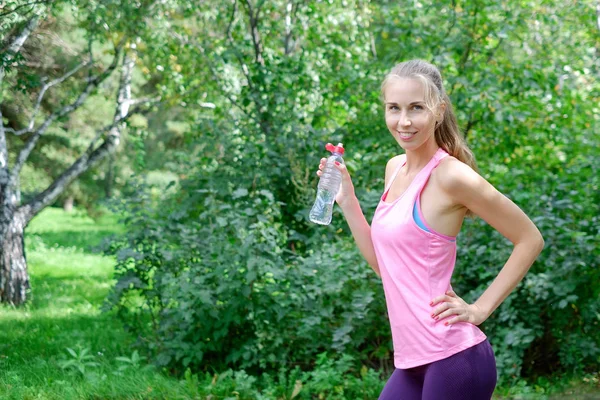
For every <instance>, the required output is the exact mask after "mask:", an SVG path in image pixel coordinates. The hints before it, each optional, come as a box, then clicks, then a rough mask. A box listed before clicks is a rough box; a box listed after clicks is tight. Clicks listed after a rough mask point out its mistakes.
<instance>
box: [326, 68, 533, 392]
mask: <svg viewBox="0 0 600 400" xmlns="http://www.w3.org/2000/svg"><path fill="white" fill-rule="evenodd" d="M382 92H383V98H384V103H385V122H386V125H387V127H388V129H389V131H390V133H391V134H392V136H393V137H394V139H395V140H396V141H397V142H398V144H399V145H400V147H401V148H402V149H403V150H404V152H405V154H401V155H398V156H395V157H392V158H391V159H390V161H389V162H388V164H387V167H386V171H385V190H384V192H383V195H382V196H381V200H380V202H379V205H378V206H377V209H376V210H375V214H374V216H373V220H372V223H371V226H369V224H368V223H367V221H366V219H365V217H364V215H363V213H362V211H361V208H360V205H359V204H358V200H357V198H356V196H355V194H354V187H353V185H352V181H351V179H350V175H349V174H348V171H347V169H346V167H345V166H344V165H339V166H337V168H338V169H339V170H340V171H341V173H342V187H341V189H340V193H339V194H338V196H337V197H336V200H337V201H338V204H339V205H340V207H341V208H342V211H343V213H344V216H345V217H346V220H347V221H348V224H349V226H350V229H351V231H352V234H353V236H354V239H355V241H356V243H357V245H358V247H359V249H360V251H361V252H362V254H363V255H364V257H365V259H366V260H367V261H368V263H369V264H370V265H371V267H372V268H373V270H374V271H375V272H376V273H377V274H378V275H379V276H380V277H381V279H382V283H383V288H384V292H385V298H386V304H387V309H388V317H389V321H390V327H391V331H392V340H393V346H394V366H395V367H396V370H395V371H394V372H393V374H392V376H391V378H390V379H389V381H388V383H387V384H386V386H385V388H384V389H383V391H382V392H381V395H380V399H383V400H392V399H403V400H407V399H408V400H412V399H414V400H422V399H423V400H433V399H440V398H444V399H447V400H454V399H456V400H458V399H461V400H466V399H473V400H482V399H490V398H491V396H492V394H493V392H494V388H495V386H496V381H497V372H496V361H495V357H494V352H493V350H492V347H491V345H490V343H489V341H488V340H487V337H486V335H485V334H484V333H483V332H482V331H481V330H480V329H479V328H478V325H480V324H481V323H483V322H484V321H485V320H486V319H487V318H488V317H489V316H490V315H491V314H492V312H493V311H494V310H495V309H496V308H497V307H498V306H499V305H500V303H502V301H504V299H505V298H506V297H507V296H508V295H509V294H510V292H511V291H512V290H513V289H514V288H515V287H516V285H517V284H518V283H519V282H520V281H521V279H523V276H524V275H525V274H526V272H527V270H528V269H529V267H530V266H531V264H532V263H533V261H534V260H535V259H536V258H537V256H538V255H539V253H540V252H541V250H542V248H543V244H544V241H543V239H542V236H541V234H540V233H539V231H538V229H537V228H536V227H535V225H534V224H533V223H532V222H531V220H530V219H529V218H528V217H527V216H526V215H525V214H524V213H523V212H522V211H521V210H520V209H519V208H518V207H517V206H516V205H515V204H514V203H513V202H512V201H510V200H509V199H508V198H506V197H505V196H503V195H502V194H501V193H500V192H498V191H497V190H496V189H495V188H494V187H493V186H492V185H491V184H490V183H488V182H487V181H486V180H485V179H483V178H482V177H481V176H480V175H479V174H478V173H477V172H476V171H475V162H474V157H473V155H472V153H471V151H470V150H469V148H468V147H467V145H466V143H465V142H464V139H463V137H462V135H461V134H460V130H459V128H458V125H457V123H456V118H455V116H454V112H453V110H452V104H451V102H450V99H449V98H448V96H447V95H446V93H445V91H444V87H443V85H442V77H441V74H440V72H439V71H438V69H437V68H436V67H435V66H433V65H431V64H429V63H427V62H424V61H421V60H412V61H408V62H404V63H400V64H398V65H396V66H395V67H394V68H393V69H392V71H391V72H390V73H389V74H388V75H387V76H386V78H385V80H384V82H383V84H382ZM320 168H322V166H320ZM468 213H473V214H476V215H478V216H480V217H481V218H483V219H484V220H485V221H486V222H488V223H489V224H490V225H491V226H492V227H494V228H495V229H496V230H498V231H499V232H500V233H501V234H502V235H504V236H505V237H506V238H507V239H508V240H510V241H511V242H512V243H513V244H514V249H513V252H512V255H511V257H510V258H509V259H508V261H507V262H506V264H505V266H504V268H502V270H501V271H500V273H499V274H498V277H497V278H496V279H495V280H494V282H493V283H492V284H491V285H490V286H489V288H488V289H487V290H486V291H485V292H484V293H483V295H482V296H481V297H480V298H479V299H478V300H477V301H476V302H475V303H473V304H468V303H467V302H465V301H464V300H463V299H462V298H460V297H459V296H458V295H457V294H456V293H454V291H453V289H452V286H451V285H450V281H451V278H452V274H453V272H454V266H455V262H456V237H457V235H458V234H459V232H460V229H461V227H462V223H463V220H464V218H465V216H466V215H467V214H468Z"/></svg>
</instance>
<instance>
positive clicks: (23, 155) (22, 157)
mask: <svg viewBox="0 0 600 400" xmlns="http://www.w3.org/2000/svg"><path fill="white" fill-rule="evenodd" d="M123 43H124V41H121V43H119V44H118V45H117V47H116V48H115V56H114V58H113V61H112V64H111V65H110V66H109V67H108V68H107V69H106V70H104V71H103V72H102V73H101V74H100V75H97V76H95V77H94V78H92V79H91V80H88V83H87V85H86V87H85V89H84V90H83V91H82V92H81V94H80V95H79V97H77V99H76V100H75V101H74V102H73V103H71V104H68V105H66V106H64V107H63V108H61V109H60V110H58V111H55V112H53V113H52V114H51V115H50V116H49V117H48V118H46V120H45V121H44V123H43V124H42V125H40V126H39V127H38V128H37V129H36V130H35V132H34V133H33V135H32V136H31V137H30V138H29V140H28V141H27V143H26V144H25V147H23V149H21V152H20V153H19V155H18V157H17V161H16V162H15V165H14V168H13V170H12V173H11V180H10V183H11V184H14V183H16V182H17V179H18V177H19V174H20V172H21V168H23V165H24V164H25V161H27V158H29V155H30V154H31V151H32V150H33V149H34V148H35V145H36V144H37V142H38V140H39V139H40V136H42V134H44V132H46V130H47V129H48V127H49V126H50V124H51V123H52V122H54V121H55V120H56V119H58V118H62V117H63V116H65V115H67V114H70V113H72V112H73V111H75V110H77V109H78V108H79V107H81V106H82V105H83V103H84V102H85V101H86V99H87V98H88V97H89V96H90V94H91V93H92V92H93V91H94V90H95V89H96V88H97V87H98V85H100V83H102V82H103V81H104V80H105V79H106V78H108V77H109V76H110V75H111V74H112V72H113V71H114V70H115V69H116V67H117V63H118V60H119V56H120V54H121V47H122V45H123Z"/></svg>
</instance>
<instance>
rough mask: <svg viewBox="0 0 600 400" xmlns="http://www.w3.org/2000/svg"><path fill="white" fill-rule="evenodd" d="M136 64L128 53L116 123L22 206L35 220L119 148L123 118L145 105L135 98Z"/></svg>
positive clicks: (120, 86) (98, 134) (118, 101)
mask: <svg viewBox="0 0 600 400" xmlns="http://www.w3.org/2000/svg"><path fill="white" fill-rule="evenodd" d="M134 65H135V62H134V59H133V58H132V57H130V56H128V55H125V56H124V57H123V63H122V69H121V78H120V81H119V90H118V92H117V105H116V109H115V115H114V117H113V121H112V123H110V124H109V125H107V126H105V127H104V128H102V129H100V130H98V131H97V133H96V136H95V137H94V139H92V141H91V142H90V144H89V146H88V148H87V149H86V151H85V152H84V153H83V154H82V155H81V156H80V157H79V158H78V159H77V160H76V161H75V162H74V163H73V164H72V165H71V166H70V167H69V168H67V169H66V170H65V171H64V172H63V173H62V174H61V175H60V176H59V177H58V178H56V179H55V180H54V182H52V184H51V185H50V186H48V188H47V189H46V190H44V191H43V192H41V193H39V194H38V195H37V196H35V197H34V198H33V199H32V200H31V201H30V202H29V203H27V204H25V205H23V206H21V207H20V211H21V210H22V211H23V212H24V215H26V218H27V219H28V220H31V218H33V217H34V216H35V215H36V214H37V213H39V212H40V211H41V210H42V209H43V208H44V207H46V206H47V205H49V204H51V203H52V202H54V201H55V200H56V198H57V197H58V196H59V195H60V194H61V193H62V192H63V191H64V190H65V189H66V188H67V186H68V185H69V184H70V183H71V182H73V181H74V180H75V179H77V178H78V177H79V176H80V175H81V174H82V173H84V172H85V171H87V170H88V169H90V168H91V167H93V166H94V165H95V164H96V163H98V162H99V161H101V160H102V159H103V158H105V157H106V156H108V155H109V154H111V153H112V152H114V151H115V150H116V148H117V146H118V145H119V142H120V139H121V129H122V123H123V121H125V120H126V119H127V118H129V117H130V116H131V115H132V114H134V113H135V112H137V111H138V110H139V109H140V108H141V106H140V104H141V101H134V100H131V74H132V71H133V67H134ZM132 103H135V104H137V105H138V107H134V108H131V107H130V106H131V104H132ZM107 132H108V135H106V137H105V139H104V141H103V143H102V144H101V145H100V146H99V147H96V142H97V141H98V139H99V138H100V137H101V136H103V135H105V134H106V133H107Z"/></svg>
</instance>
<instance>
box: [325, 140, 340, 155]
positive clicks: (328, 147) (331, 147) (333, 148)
mask: <svg viewBox="0 0 600 400" xmlns="http://www.w3.org/2000/svg"><path fill="white" fill-rule="evenodd" d="M325 149H326V150H328V151H330V152H332V153H340V154H342V155H343V154H344V145H343V144H341V143H338V145H337V146H334V145H333V144H331V143H327V144H326V145H325Z"/></svg>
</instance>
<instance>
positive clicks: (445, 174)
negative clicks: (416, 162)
mask: <svg viewBox="0 0 600 400" xmlns="http://www.w3.org/2000/svg"><path fill="white" fill-rule="evenodd" d="M431 178H432V179H433V180H435V181H436V183H437V184H438V185H439V186H440V187H441V188H442V189H444V190H445V191H448V192H453V191H457V190H463V189H465V188H467V187H472V186H476V185H477V184H478V183H479V182H480V180H481V179H482V178H481V176H480V175H479V174H478V173H477V172H476V171H475V170H473V168H471V167H470V166H468V165H467V164H465V163H464V162H462V161H460V160H459V159H457V158H455V157H453V156H447V157H444V158H443V159H442V160H441V161H440V163H439V165H438V167H437V168H435V169H434V170H433V171H432V173H431Z"/></svg>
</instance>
